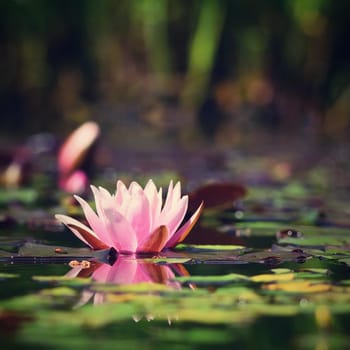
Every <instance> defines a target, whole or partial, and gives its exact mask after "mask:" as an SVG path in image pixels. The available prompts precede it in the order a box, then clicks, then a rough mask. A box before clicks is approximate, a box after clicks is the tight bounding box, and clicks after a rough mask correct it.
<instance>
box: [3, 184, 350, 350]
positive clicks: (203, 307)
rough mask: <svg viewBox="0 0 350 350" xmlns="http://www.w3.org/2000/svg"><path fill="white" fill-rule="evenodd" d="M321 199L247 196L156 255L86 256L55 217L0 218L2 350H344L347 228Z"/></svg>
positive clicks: (349, 273)
mask: <svg viewBox="0 0 350 350" xmlns="http://www.w3.org/2000/svg"><path fill="white" fill-rule="evenodd" d="M328 198H329V200H328V201H327V206H326V208H325V207H324V205H323V204H322V205H319V202H318V201H319V196H318V192H317V191H315V188H308V187H298V188H296V187H295V186H294V188H293V190H291V187H290V186H289V188H287V187H278V188H276V187H270V188H263V187H259V188H256V189H253V190H252V191H251V192H250V194H249V196H247V197H246V198H244V199H242V200H240V201H239V203H236V205H235V207H234V208H231V209H229V210H227V209H225V210H212V211H210V210H209V211H206V212H204V214H203V215H202V218H201V221H200V223H199V224H198V225H197V226H196V227H195V230H194V231H193V232H192V233H191V234H190V236H189V238H188V240H187V241H186V242H185V243H184V244H182V245H180V246H178V247H177V248H176V249H174V250H172V251H166V252H164V253H161V254H159V255H157V256H154V255H149V256H147V255H144V256H131V255H129V256H128V255H125V256H117V255H116V254H115V252H113V251H110V250H106V251H101V252H98V253H92V252H91V251H90V250H88V249H87V248H84V247H82V245H81V243H80V242H79V241H77V240H76V239H75V237H74V236H73V235H72V234H71V233H70V232H68V231H66V230H64V229H63V227H61V226H57V225H56V224H55V222H54V221H53V220H52V217H53V215H52V212H53V211H54V210H55V208H49V209H47V210H40V211H39V213H38V210H37V209H36V208H34V207H30V206H29V207H28V206H19V207H18V206H13V207H12V209H6V210H5V209H4V213H6V215H5V216H4V217H3V218H2V220H1V238H0V262H1V270H0V285H1V288H0V299H1V300H0V336H1V342H2V348H3V349H11V348H16V349H22V348H23V349H31V348H33V349H34V348H35V349H61V348H71V347H73V348H78V349H79V348H84V349H89V348H94V347H99V348H101V349H109V348H111V349H112V348H113V349H115V348H118V349H124V348H125V349H137V348H142V349H164V348H168V349H212V348H215V347H219V348H222V349H226V348H227V349H232V348H237V349H282V348H283V349H338V348H339V349H342V348H346V347H347V344H348V342H349V340H350V339H349V335H348V325H349V321H350V293H349V292H350V269H349V264H350V251H349V250H350V248H349V247H350V227H349V226H347V223H346V222H347V216H346V210H347V209H346V208H347V206H346V204H344V202H343V201H342V200H341V199H340V198H342V196H339V197H337V199H336V200H333V199H332V196H330V197H328ZM315 203H317V204H315ZM320 207H322V208H325V210H326V211H327V213H330V214H331V215H330V216H325V215H324V212H323V211H322V212H321V211H320ZM11 217H12V218H17V220H16V221H15V222H12V221H11V219H10V218H11ZM18 218H21V220H19V219H18Z"/></svg>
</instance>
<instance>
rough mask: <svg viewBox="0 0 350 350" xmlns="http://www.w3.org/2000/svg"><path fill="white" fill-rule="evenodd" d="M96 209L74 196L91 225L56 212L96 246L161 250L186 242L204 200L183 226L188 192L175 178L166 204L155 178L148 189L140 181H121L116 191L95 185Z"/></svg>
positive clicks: (100, 247)
mask: <svg viewBox="0 0 350 350" xmlns="http://www.w3.org/2000/svg"><path fill="white" fill-rule="evenodd" d="M91 189H92V192H93V194H94V197H95V205H96V212H95V211H94V210H93V209H92V208H91V207H90V205H89V204H88V203H87V202H86V201H85V200H84V199H82V198H81V197H79V196H74V197H75V198H76V200H77V201H78V202H79V203H80V205H81V207H82V208H83V211H84V214H85V217H86V219H87V221H88V223H89V226H90V227H88V226H86V225H84V224H82V223H81V222H79V221H77V220H75V219H73V218H71V217H69V216H66V215H60V214H57V215H56V219H57V220H59V221H60V222H62V223H63V224H65V225H66V226H67V227H68V228H69V229H70V230H71V231H72V232H73V233H74V234H75V235H76V236H77V237H78V238H79V239H81V240H82V241H83V242H84V243H86V244H87V245H89V246H90V247H91V248H92V249H106V248H109V247H114V248H115V249H116V250H117V251H118V252H121V253H135V252H160V251H161V250H163V249H165V248H171V247H174V246H175V245H177V244H178V243H179V242H182V241H183V240H184V239H185V237H186V236H187V235H188V234H189V232H190V231H191V229H192V227H193V226H194V224H195V223H196V222H197V220H198V218H199V216H200V214H201V211H202V208H203V204H201V205H200V206H199V207H198V209H197V210H196V211H195V212H194V214H193V215H192V216H191V217H190V219H189V220H188V221H186V222H185V223H184V224H183V225H182V226H181V227H180V224H181V223H182V221H183V219H184V217H185V214H186V211H187V207H188V196H187V195H186V196H181V185H180V182H178V183H176V185H175V186H174V185H173V182H172V181H171V182H170V184H169V187H168V191H167V196H166V199H165V202H164V204H163V197H162V189H161V188H160V189H159V190H157V188H156V186H155V184H154V183H153V181H152V180H149V181H148V183H147V184H146V186H145V187H144V189H143V188H142V187H141V186H140V185H139V184H138V183H136V182H132V183H131V184H130V186H129V188H127V187H126V186H125V185H124V183H123V182H122V181H118V182H117V186H116V192H115V194H110V193H109V192H108V191H107V190H106V189H104V188H103V187H99V188H96V187H95V186H91Z"/></svg>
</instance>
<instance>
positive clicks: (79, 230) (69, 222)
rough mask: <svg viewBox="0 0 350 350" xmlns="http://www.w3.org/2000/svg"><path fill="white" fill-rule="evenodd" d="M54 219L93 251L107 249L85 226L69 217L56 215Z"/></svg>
mask: <svg viewBox="0 0 350 350" xmlns="http://www.w3.org/2000/svg"><path fill="white" fill-rule="evenodd" d="M55 217H56V219H57V220H58V221H60V222H62V223H63V224H64V225H66V226H67V227H68V228H69V229H70V230H71V231H72V232H73V233H74V234H75V235H76V236H77V237H78V238H79V239H80V240H82V241H83V242H84V243H86V244H87V245H88V246H90V247H91V248H93V249H107V248H108V246H107V245H106V244H105V243H103V242H102V241H100V240H99V239H98V237H97V236H96V234H95V233H94V232H93V231H92V230H91V229H90V228H89V227H87V226H85V225H84V224H82V223H81V222H79V221H78V220H75V219H73V218H71V217H69V216H66V215H61V214H56V215H55Z"/></svg>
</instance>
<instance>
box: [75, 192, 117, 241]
mask: <svg viewBox="0 0 350 350" xmlns="http://www.w3.org/2000/svg"><path fill="white" fill-rule="evenodd" d="M74 198H75V199H76V200H77V201H78V202H79V204H80V205H81V207H82V208H83V211H84V215H85V217H86V219H87V221H88V223H89V225H90V227H91V228H92V230H93V231H94V233H95V234H96V236H97V237H98V238H99V239H100V240H101V241H103V242H105V243H107V244H109V245H110V246H112V245H113V242H112V240H111V238H110V236H109V234H108V233H107V231H106V228H105V225H103V223H102V221H101V220H100V218H99V217H98V216H97V214H96V213H95V212H94V210H93V209H92V208H91V207H90V205H89V204H88V203H87V202H86V201H85V200H84V199H83V198H81V197H79V196H74Z"/></svg>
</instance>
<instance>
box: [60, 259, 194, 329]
mask: <svg viewBox="0 0 350 350" xmlns="http://www.w3.org/2000/svg"><path fill="white" fill-rule="evenodd" d="M176 274H177V275H181V276H184V275H189V273H188V272H187V270H186V269H185V267H184V266H183V265H181V264H169V265H159V264H155V263H151V262H146V261H145V260H142V259H137V258H136V257H135V256H119V257H118V259H117V260H116V262H115V263H114V264H113V265H109V264H105V263H101V262H92V263H91V265H90V267H89V268H84V267H83V266H82V265H79V266H77V267H73V268H72V269H71V270H70V271H69V272H68V273H67V274H66V277H70V278H75V277H90V278H91V279H92V281H93V282H97V283H99V284H100V283H101V284H108V285H111V284H114V285H133V284H145V283H146V284H147V283H149V284H150V285H151V284H163V285H166V286H168V287H169V288H171V289H174V290H179V289H181V284H180V283H179V282H177V281H175V280H174V278H175V276H176ZM190 287H191V288H192V286H190ZM150 293H152V292H151V288H150ZM108 295H110V294H109V293H107V292H100V291H95V290H93V288H92V289H85V290H83V292H82V297H81V299H80V300H79V302H78V304H77V305H76V308H77V307H81V306H83V305H85V304H87V303H88V302H89V301H92V303H93V304H94V305H98V304H103V303H105V302H107V301H110V300H109V299H108ZM132 318H133V319H134V321H135V322H138V321H139V320H140V319H141V318H142V316H140V315H133V316H132ZM145 318H146V319H147V320H148V321H151V320H153V319H154V315H152V314H150V313H147V314H146V315H145ZM174 318H176V316H175V317H174V316H171V317H170V316H169V317H168V322H169V324H170V323H171V319H174Z"/></svg>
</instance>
